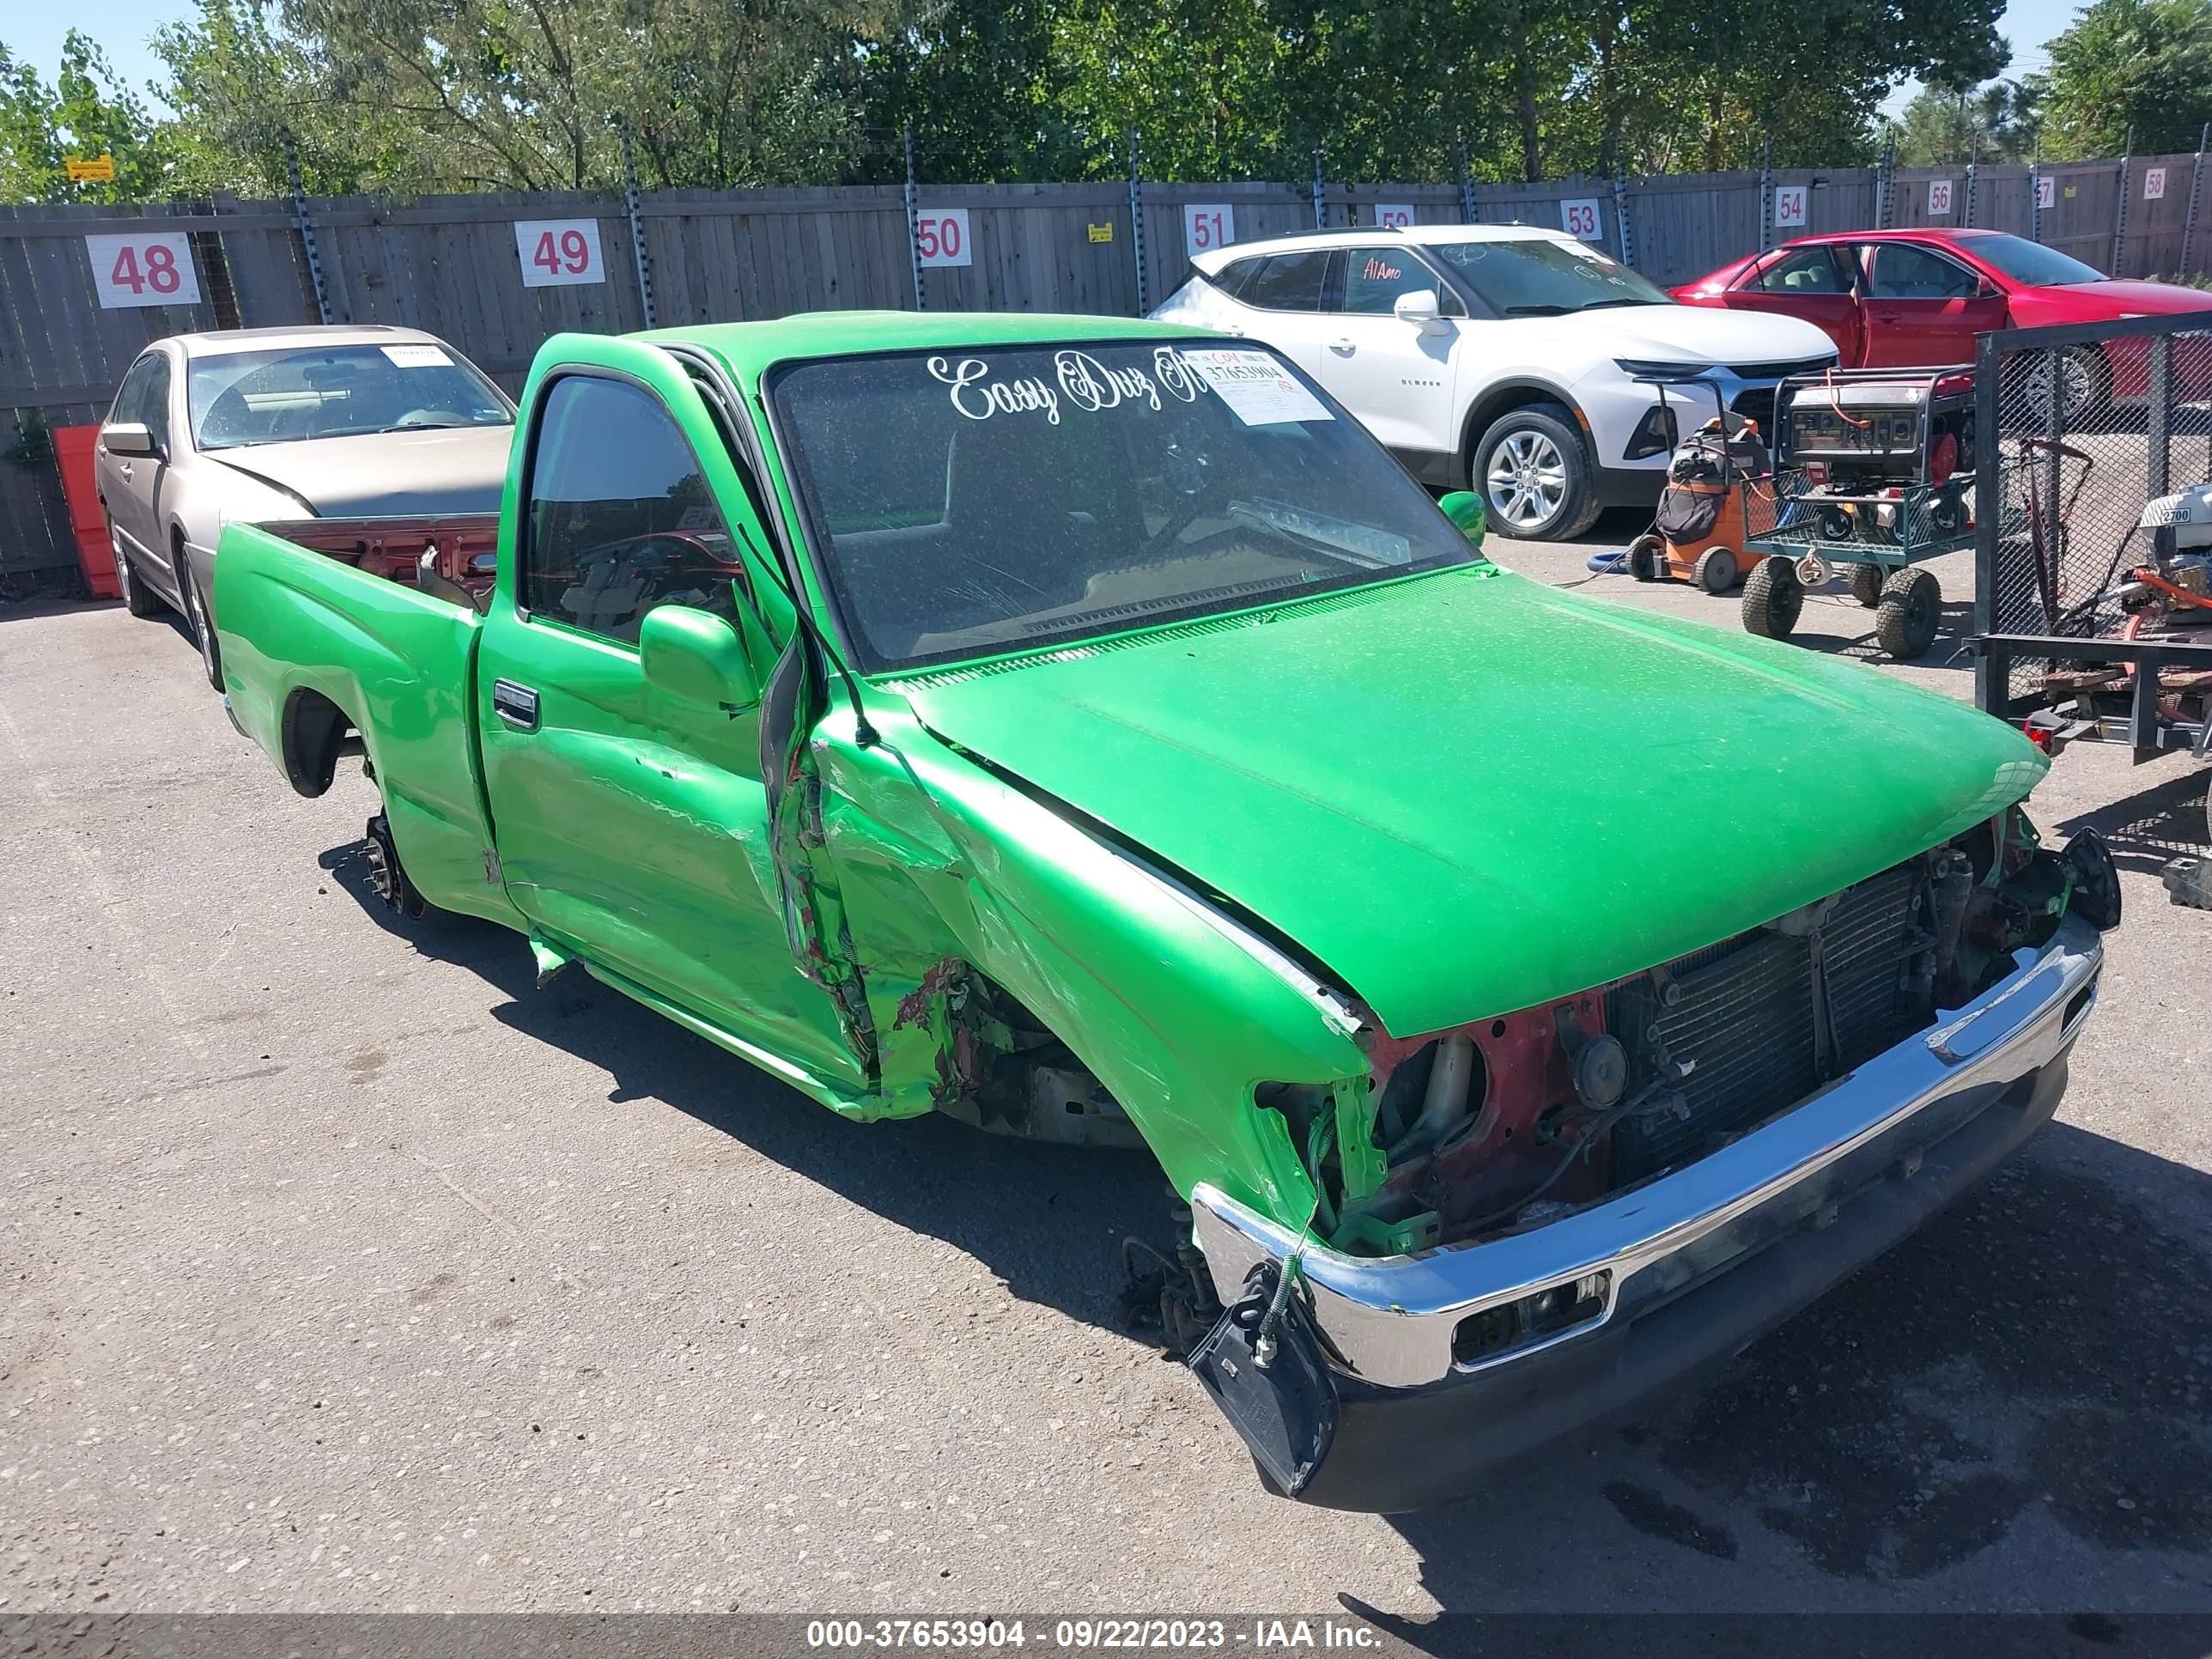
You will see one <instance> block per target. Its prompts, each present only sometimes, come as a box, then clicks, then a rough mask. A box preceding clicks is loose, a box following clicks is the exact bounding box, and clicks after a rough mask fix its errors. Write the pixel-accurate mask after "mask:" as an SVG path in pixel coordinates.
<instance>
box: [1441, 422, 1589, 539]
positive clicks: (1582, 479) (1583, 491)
mask: <svg viewBox="0 0 2212 1659" xmlns="http://www.w3.org/2000/svg"><path fill="white" fill-rule="evenodd" d="M1469 472H1470V477H1469V483H1468V487H1469V488H1470V489H1474V490H1475V491H1476V492H1478V493H1479V494H1480V495H1481V496H1482V500H1483V505H1484V506H1485V507H1487V508H1488V509H1489V513H1490V527H1491V529H1492V530H1493V531H1494V532H1497V533H1498V534H1499V535H1503V536H1514V537H1518V538H1521V539H1522V540H1523V541H1531V542H1554V541H1560V540H1564V539H1565V538H1568V537H1570V536H1579V535H1581V534H1582V533H1583V532H1584V531H1585V530H1588V529H1589V527H1590V526H1592V525H1593V524H1595V523H1596V522H1597V515H1598V512H1599V506H1598V501H1597V492H1596V491H1595V489H1592V488H1591V477H1590V461H1589V452H1588V451H1587V450H1585V449H1584V448H1583V439H1582V434H1581V433H1580V432H1578V431H1577V430H1576V428H1575V423H1574V417H1573V416H1571V415H1570V414H1568V413H1567V411H1566V410H1565V409H1562V408H1561V407H1560V406H1559V404H1529V405H1528V406H1527V407H1526V408H1523V409H1510V410H1506V411H1505V413H1504V414H1503V415H1500V416H1498V418H1497V419H1496V420H1494V421H1492V422H1491V423H1490V428H1489V430H1488V431H1486V432H1485V433H1484V434H1483V435H1482V438H1481V441H1480V442H1478V443H1477V444H1476V445H1475V447H1474V465H1473V466H1472V467H1471V468H1470V469H1469Z"/></svg>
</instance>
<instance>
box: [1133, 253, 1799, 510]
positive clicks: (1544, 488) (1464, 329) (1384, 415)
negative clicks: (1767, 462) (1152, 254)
mask: <svg viewBox="0 0 2212 1659" xmlns="http://www.w3.org/2000/svg"><path fill="white" fill-rule="evenodd" d="M1152 315H1153V316H1155V317H1158V318H1161V319H1165V320H1168V321H1171V322H1178V323H1194V324H1197V325H1200V327H1204V328H1212V329H1218V330H1220V331H1224V332H1225V333H1231V334H1244V335H1249V336H1251V337H1254V338H1255V339H1261V340H1265V341H1266V342H1267V343H1268V344H1269V345H1272V346H1273V347H1274V348H1275V349H1277V350H1279V351H1280V352H1282V353H1283V354H1284V355H1285V356H1287V357H1289V358H1291V360H1292V361H1293V362H1297V364H1298V365H1299V367H1301V368H1304V370H1305V371H1306V372H1307V373H1308V374H1311V375H1312V376H1313V377H1314V378H1315V379H1316V380H1319V381H1320V382H1321V384H1322V386H1325V387H1326V388H1327V389H1328V391H1329V392H1331V393H1333V394H1334V396H1335V398H1336V399H1337V401H1338V402H1340V403H1341V404H1344V406H1345V407H1346V408H1347V409H1349V410H1351V411H1352V413H1353V414H1354V415H1357V416H1358V417H1359V418H1360V419H1361V420H1362V421H1363V422H1365V423H1366V425H1367V427H1368V428H1369V429H1370V431H1372V432H1373V433H1374V434H1375V435H1376V437H1378V438H1380V439H1381V440H1382V441H1383V442H1384V443H1385V444H1387V445H1389V447H1390V448H1391V450H1392V451H1393V452H1394V453H1396V455H1397V457H1398V459H1400V460H1401V461H1403V462H1404V463H1405V464H1406V465H1407V466H1408V467H1410V468H1411V469H1412V470H1413V474H1414V476H1415V477H1418V478H1419V479H1420V480H1421V481H1422V482H1423V483H1428V484H1431V485H1433V486H1435V487H1437V488H1440V489H1469V488H1472V489H1479V490H1480V491H1481V492H1482V494H1483V495H1484V497H1485V499H1486V501H1487V502H1488V503H1489V507H1490V518H1491V523H1492V526H1493V527H1494V528H1496V529H1497V530H1498V532H1500V533H1501V534H1504V535H1508V536H1522V537H1528V538H1536V539H1550V538H1556V537H1562V536H1574V535H1578V534H1580V533H1581V532H1583V531H1584V530H1587V529H1588V528H1589V525H1590V521H1591V520H1594V519H1595V518H1596V517H1597V515H1598V513H1599V511H1600V510H1601V508H1604V507H1614V506H1631V505H1634V506H1649V505H1650V504H1651V503H1652V502H1653V501H1655V500H1656V498H1657V495H1658V493H1659V488H1660V485H1661V484H1662V482H1663V481H1664V479H1665V476H1666V470H1667V459H1668V454H1669V453H1670V452H1671V451H1672V449H1673V447H1674V424H1675V421H1676V420H1677V419H1680V421H1682V422H1685V423H1686V424H1685V428H1684V429H1687V428H1689V427H1693V426H1695V425H1697V424H1698V423H1699V419H1700V418H1701V417H1702V416H1704V415H1709V414H1711V411H1712V409H1713V392H1711V391H1710V390H1708V389H1706V388H1705V387H1704V386H1676V387H1672V388H1670V389H1669V390H1668V394H1667V396H1668V403H1669V405H1670V407H1669V409H1668V410H1667V411H1666V412H1665V413H1663V414H1662V410H1661V406H1660V404H1659V400H1658V396H1657V393H1656V392H1655V391H1654V389H1653V387H1652V386H1650V384H1648V381H1649V380H1650V378H1651V377H1653V376H1655V375H1659V376H1676V375H1686V374H1702V375H1703V376H1704V377H1705V379H1706V380H1709V381H1711V383H1712V384H1713V385H1714V386H1717V387H1718V388H1719V391H1720V398H1721V401H1722V402H1723V403H1725V404H1727V405H1728V406H1729V408H1730V409H1732V410H1735V411H1736V412H1738V413H1740V414H1744V415H1748V416H1752V417H1753V418H1754V419H1756V420H1758V421H1759V423H1760V427H1761V428H1762V430H1764V429H1765V428H1766V426H1767V423H1768V422H1767V416H1769V414H1770V413H1771V409H1772V405H1773V400H1774V399H1773V394H1774V383H1775V382H1776V381H1777V380H1779V379H1781V378H1782V376H1784V374H1805V373H1808V371H1814V370H1818V369H1820V368H1826V367H1827V366H1828V365H1829V364H1831V363H1833V362H1835V361H1836V348H1835V343H1834V342H1833V341H1832V340H1830V339H1829V338H1828V337H1827V336H1826V334H1824V333H1822V332H1821V331H1820V329H1819V328H1817V327H1815V326H1814V325H1812V324H1811V323H1808V322H1803V321H1801V320H1799V319H1796V318H1794V317H1776V316H1770V315H1765V314H1761V313H1751V312H1741V311H1719V310H1714V309H1711V308H1710V307H1701V306H1686V305H1680V304H1677V303H1676V302H1675V301H1674V300H1673V299H1671V298H1670V297H1669V296H1668V295H1667V294H1665V293H1664V292H1662V290H1661V289H1656V288H1655V287H1653V286H1652V285H1651V284H1650V283H1648V282H1646V281H1645V280H1644V278H1643V277H1641V276H1638V275H1637V274H1636V273H1635V272H1634V271H1632V270H1629V269H1628V268H1627V267H1626V265H1623V264H1620V263H1618V262H1617V261H1615V260H1613V259H1611V258H1607V256H1606V255H1605V254H1603V253H1601V252H1599V251H1598V250H1597V249H1595V248H1594V247H1589V246H1585V245H1583V243H1580V242H1577V241H1575V240H1572V239H1571V238H1569V237H1566V236H1564V235H1561V234H1559V233H1557V232H1555V231H1548V230H1536V229H1532V228H1529V227H1528V226H1525V225H1419V226H1413V227H1411V228H1407V229H1404V230H1337V231H1321V232H1316V233H1315V234H1312V235H1307V236H1284V237H1278V238H1275V239H1273V240H1269V241H1266V242H1254V243H1244V244H1242V245H1239V246H1231V247H1225V248H1218V249H1215V250H1213V251H1212V252H1206V253H1201V254H1200V255H1199V256H1198V257H1197V258H1195V259H1194V260H1193V261H1192V262H1191V273H1190V276H1189V279H1188V281H1187V282H1185V283H1183V285H1182V287H1181V288H1179V289H1176V291H1175V293H1174V294H1172V295H1170V296H1169V297H1168V299H1167V301H1165V302H1164V303H1163V304H1162V305H1161V306H1160V307H1158V309H1157V310H1155V311H1154V312H1153V313H1152ZM1684 410H1687V411H1688V413H1683V412H1682V411H1684Z"/></svg>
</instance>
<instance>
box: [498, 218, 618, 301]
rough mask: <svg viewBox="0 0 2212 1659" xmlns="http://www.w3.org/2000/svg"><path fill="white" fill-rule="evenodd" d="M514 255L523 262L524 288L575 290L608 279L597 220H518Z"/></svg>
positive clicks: (515, 231) (515, 230) (515, 229)
mask: <svg viewBox="0 0 2212 1659" xmlns="http://www.w3.org/2000/svg"><path fill="white" fill-rule="evenodd" d="M514 252H515V256H516V257H517V258H520V260H521V261H522V285H523V287H525V288H573V287H574V286H576V285H577V284H578V283H604V282H605V281H606V280H607V267H606V262H605V260H604V259H602V258H600V257H599V221H598V220H596V219H519V220H517V221H516V222H515V226H514Z"/></svg>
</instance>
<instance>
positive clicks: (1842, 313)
mask: <svg viewBox="0 0 2212 1659" xmlns="http://www.w3.org/2000/svg"><path fill="white" fill-rule="evenodd" d="M1853 270H1854V267H1853V266H1852V264H1851V262H1850V258H1849V257H1848V255H1847V252H1846V250H1844V249H1843V248H1839V247H1835V246H1830V245H1828V244H1826V243H1820V244H1816V245H1815V246H1812V247H1796V248H1783V249H1779V250H1778V251H1777V252H1774V253H1771V254H1770V255H1768V256H1767V258H1765V260H1764V261H1763V262H1762V263H1761V264H1759V266H1758V267H1757V268H1756V269H1754V270H1752V271H1751V272H1750V274H1749V275H1747V276H1745V277H1744V279H1743V280H1742V281H1741V283H1737V284H1736V287H1735V290H1734V291H1733V292H1732V293H1730V294H1729V296H1728V302H1729V307H1730V308H1731V309H1732V310H1736V311H1764V312H1768V313H1772V314H1773V315H1775V316H1778V317H1799V318H1802V319H1804V320H1805V321H1807V322H1808V323H1811V324H1814V325H1816V326H1817V327H1819V328H1820V330H1821V331H1822V332H1824V333H1826V335H1827V337H1829V338H1830V339H1832V340H1833V341H1834V342H1835V343H1836V361H1837V362H1839V363H1841V364H1842V365H1843V366H1844V368H1858V367H1860V362H1861V359H1860V353H1861V351H1862V349H1863V345H1864V339H1863V329H1862V325H1861V322H1860V319H1859V301H1858V295H1857V293H1856V292H1855V291H1854V290H1855V288H1856V284H1855V283H1854V281H1853Z"/></svg>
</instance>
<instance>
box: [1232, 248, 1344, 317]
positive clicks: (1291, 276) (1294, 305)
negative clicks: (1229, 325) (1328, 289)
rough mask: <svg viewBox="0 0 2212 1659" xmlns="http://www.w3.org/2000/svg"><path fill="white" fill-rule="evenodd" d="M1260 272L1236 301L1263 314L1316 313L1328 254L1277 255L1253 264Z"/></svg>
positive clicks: (1321, 251) (1321, 250) (1323, 251)
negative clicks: (1285, 312) (1256, 265)
mask: <svg viewBox="0 0 2212 1659" xmlns="http://www.w3.org/2000/svg"><path fill="white" fill-rule="evenodd" d="M1256 263H1257V264H1259V267H1260V268H1259V270H1255V271H1254V272H1253V273H1252V275H1251V276H1250V277H1249V279H1248V280H1247V281H1246V283H1245V284H1244V286H1243V289H1242V290H1241V291H1240V292H1239V293H1238V295H1237V298H1238V299H1240V300H1242V301H1243V302H1244V303H1245V304H1246V305H1248V306H1257V307H1260V308H1261V310H1263V311H1318V310H1320V309H1321V279H1322V273H1323V272H1324V271H1325V270H1327V269H1328V249H1326V248H1316V249H1314V250H1311V251H1310V252H1304V253H1278V254H1275V255H1273V257H1272V258H1266V259H1261V260H1259V261H1257V262H1256Z"/></svg>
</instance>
